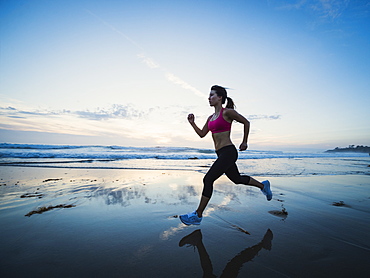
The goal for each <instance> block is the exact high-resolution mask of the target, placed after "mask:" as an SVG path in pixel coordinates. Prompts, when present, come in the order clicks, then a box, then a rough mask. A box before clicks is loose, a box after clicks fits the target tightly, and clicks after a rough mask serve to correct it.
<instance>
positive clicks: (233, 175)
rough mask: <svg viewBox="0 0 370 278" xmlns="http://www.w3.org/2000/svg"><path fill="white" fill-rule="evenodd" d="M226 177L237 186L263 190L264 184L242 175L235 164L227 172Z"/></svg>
mask: <svg viewBox="0 0 370 278" xmlns="http://www.w3.org/2000/svg"><path fill="white" fill-rule="evenodd" d="M225 174H226V176H227V177H228V178H229V179H230V180H231V181H232V182H233V183H235V184H245V185H251V186H255V187H258V188H259V189H261V190H262V189H263V184H262V183H260V182H259V181H257V180H255V179H254V178H252V177H250V176H247V175H240V173H239V170H238V166H236V164H235V163H234V164H233V165H232V166H231V167H230V168H229V169H227V171H226V172H225Z"/></svg>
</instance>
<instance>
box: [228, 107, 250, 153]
mask: <svg viewBox="0 0 370 278" xmlns="http://www.w3.org/2000/svg"><path fill="white" fill-rule="evenodd" d="M225 116H226V118H227V119H230V120H231V121H233V120H235V121H237V122H239V123H242V124H243V125H244V136H243V141H242V143H241V144H240V146H239V150H240V151H245V150H246V149H247V148H248V136H249V129H250V122H249V121H248V120H247V119H246V118H245V117H243V116H242V115H240V114H239V113H238V112H236V111H235V110H234V109H227V110H226V111H225Z"/></svg>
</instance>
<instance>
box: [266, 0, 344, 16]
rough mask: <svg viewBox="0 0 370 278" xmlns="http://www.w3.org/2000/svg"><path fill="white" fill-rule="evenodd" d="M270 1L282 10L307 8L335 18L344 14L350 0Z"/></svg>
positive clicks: (318, 14) (320, 14)
mask: <svg viewBox="0 0 370 278" xmlns="http://www.w3.org/2000/svg"><path fill="white" fill-rule="evenodd" d="M270 3H271V4H272V5H273V6H275V7H276V8H277V9H280V10H307V11H311V12H313V13H314V14H315V15H317V16H319V17H320V18H321V19H329V20H334V19H336V18H338V17H340V16H341V15H342V13H343V12H344V11H345V9H346V8H347V7H348V5H349V3H350V1H349V0H313V1H307V0H299V1H295V2H293V1H276V0H271V1H270Z"/></svg>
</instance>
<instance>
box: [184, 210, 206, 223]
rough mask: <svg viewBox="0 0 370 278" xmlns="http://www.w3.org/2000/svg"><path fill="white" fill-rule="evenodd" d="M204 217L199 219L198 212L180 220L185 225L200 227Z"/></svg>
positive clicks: (186, 215)
mask: <svg viewBox="0 0 370 278" xmlns="http://www.w3.org/2000/svg"><path fill="white" fill-rule="evenodd" d="M202 219H203V217H198V214H197V212H196V211H193V212H191V213H188V214H183V215H180V220H181V222H182V223H184V224H185V225H200V222H201V221H202Z"/></svg>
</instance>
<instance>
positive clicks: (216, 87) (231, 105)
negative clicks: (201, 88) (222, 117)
mask: <svg viewBox="0 0 370 278" xmlns="http://www.w3.org/2000/svg"><path fill="white" fill-rule="evenodd" d="M212 90H213V91H215V92H216V94H217V95H218V96H219V97H222V104H224V103H225V101H226V100H227V103H226V108H232V109H234V108H235V104H234V102H233V100H232V99H231V98H229V97H228V96H227V92H226V89H225V88H224V87H221V86H219V85H213V86H212V87H211V91H212Z"/></svg>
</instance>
